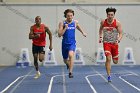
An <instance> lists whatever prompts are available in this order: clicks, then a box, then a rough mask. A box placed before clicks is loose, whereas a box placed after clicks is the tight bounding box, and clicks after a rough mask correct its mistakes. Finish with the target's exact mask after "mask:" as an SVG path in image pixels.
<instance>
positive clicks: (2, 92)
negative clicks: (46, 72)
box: [0, 69, 33, 93]
mask: <svg viewBox="0 0 140 93" xmlns="http://www.w3.org/2000/svg"><path fill="white" fill-rule="evenodd" d="M32 71H33V69H32V70H31V71H30V72H32ZM30 72H29V73H30ZM29 73H27V74H26V75H24V76H19V77H18V78H17V79H16V80H14V81H13V82H12V83H10V84H9V85H8V86H7V87H6V88H4V89H3V90H2V91H1V92H0V93H4V92H6V91H7V90H8V89H9V88H10V87H11V86H12V85H13V84H15V83H16V82H17V81H18V80H19V79H20V78H23V77H27V76H29V75H28V74H29Z"/></svg>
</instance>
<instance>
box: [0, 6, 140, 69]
mask: <svg viewBox="0 0 140 93" xmlns="http://www.w3.org/2000/svg"><path fill="white" fill-rule="evenodd" d="M107 7H115V8H116V9H117V13H116V18H117V19H118V20H119V21H120V22H121V24H122V27H123V39H122V41H121V43H120V48H119V52H120V59H119V64H122V61H123V59H124V49H125V48H126V47H132V48H133V52H134V58H135V61H136V64H140V62H139V52H140V50H139V47H140V35H139V34H140V33H139V26H140V24H139V23H138V22H140V18H139V15H140V13H139V11H140V5H139V4H85V5H84V4H76V3H72V4H65V5H64V4H51V5H50V4H6V3H3V4H1V5H0V65H1V66H3V65H4V66H5V65H6V66H10V65H15V63H16V61H17V59H18V57H17V56H18V55H19V53H20V50H21V48H28V49H29V54H30V59H31V61H32V62H33V57H32V51H31V50H32V46H31V43H32V42H31V40H29V39H28V34H29V31H30V26H31V25H33V24H34V18H35V17H36V16H38V15H39V16H41V17H42V23H45V24H46V25H47V26H49V28H50V30H51V32H52V33H53V48H54V50H55V57H56V61H57V62H58V64H60V65H62V64H63V60H62V56H61V40H62V38H58V37H57V35H56V31H57V29H58V24H59V22H60V21H62V20H64V17H63V12H64V10H65V9H67V8H71V9H73V10H74V11H75V16H74V19H76V20H78V21H79V24H80V25H81V27H82V28H83V29H84V31H85V32H87V34H88V35H87V37H86V38H85V37H83V36H82V34H81V33H80V32H79V31H76V39H77V47H80V48H82V51H83V53H84V54H86V55H87V56H89V57H92V58H93V59H95V54H96V52H97V49H98V48H99V47H102V44H99V43H98V29H99V24H100V20H101V19H104V18H106V13H105V9H106V8H107ZM48 45H49V40H48V37H47V47H48ZM84 60H85V62H86V64H87V65H91V64H95V62H92V61H91V60H89V58H87V57H84Z"/></svg>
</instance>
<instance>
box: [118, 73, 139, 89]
mask: <svg viewBox="0 0 140 93" xmlns="http://www.w3.org/2000/svg"><path fill="white" fill-rule="evenodd" d="M130 75H136V74H127V75H121V76H119V78H120V79H121V80H122V81H124V82H125V83H127V84H128V85H130V86H131V87H133V88H134V89H136V90H138V91H139V92H140V88H138V87H136V86H135V85H133V84H131V83H130V82H128V81H127V80H125V79H123V78H122V76H130ZM136 76H137V75H136Z"/></svg>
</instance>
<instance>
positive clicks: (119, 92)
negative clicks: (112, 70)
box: [91, 67, 122, 93]
mask: <svg viewBox="0 0 140 93" xmlns="http://www.w3.org/2000/svg"><path fill="white" fill-rule="evenodd" d="M91 69H92V70H93V71H95V72H96V73H97V74H99V76H100V77H101V78H103V79H104V81H106V82H108V81H107V80H106V78H105V77H104V76H103V75H102V74H101V73H99V72H98V71H97V70H95V69H93V68H92V67H91ZM109 84H110V85H111V87H113V88H114V89H115V90H116V91H117V92H118V93H122V92H121V91H120V90H119V89H118V88H117V87H116V86H115V85H113V84H112V83H109Z"/></svg>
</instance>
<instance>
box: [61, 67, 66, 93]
mask: <svg viewBox="0 0 140 93" xmlns="http://www.w3.org/2000/svg"><path fill="white" fill-rule="evenodd" d="M62 74H63V93H66V78H65V74H64V68H62Z"/></svg>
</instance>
